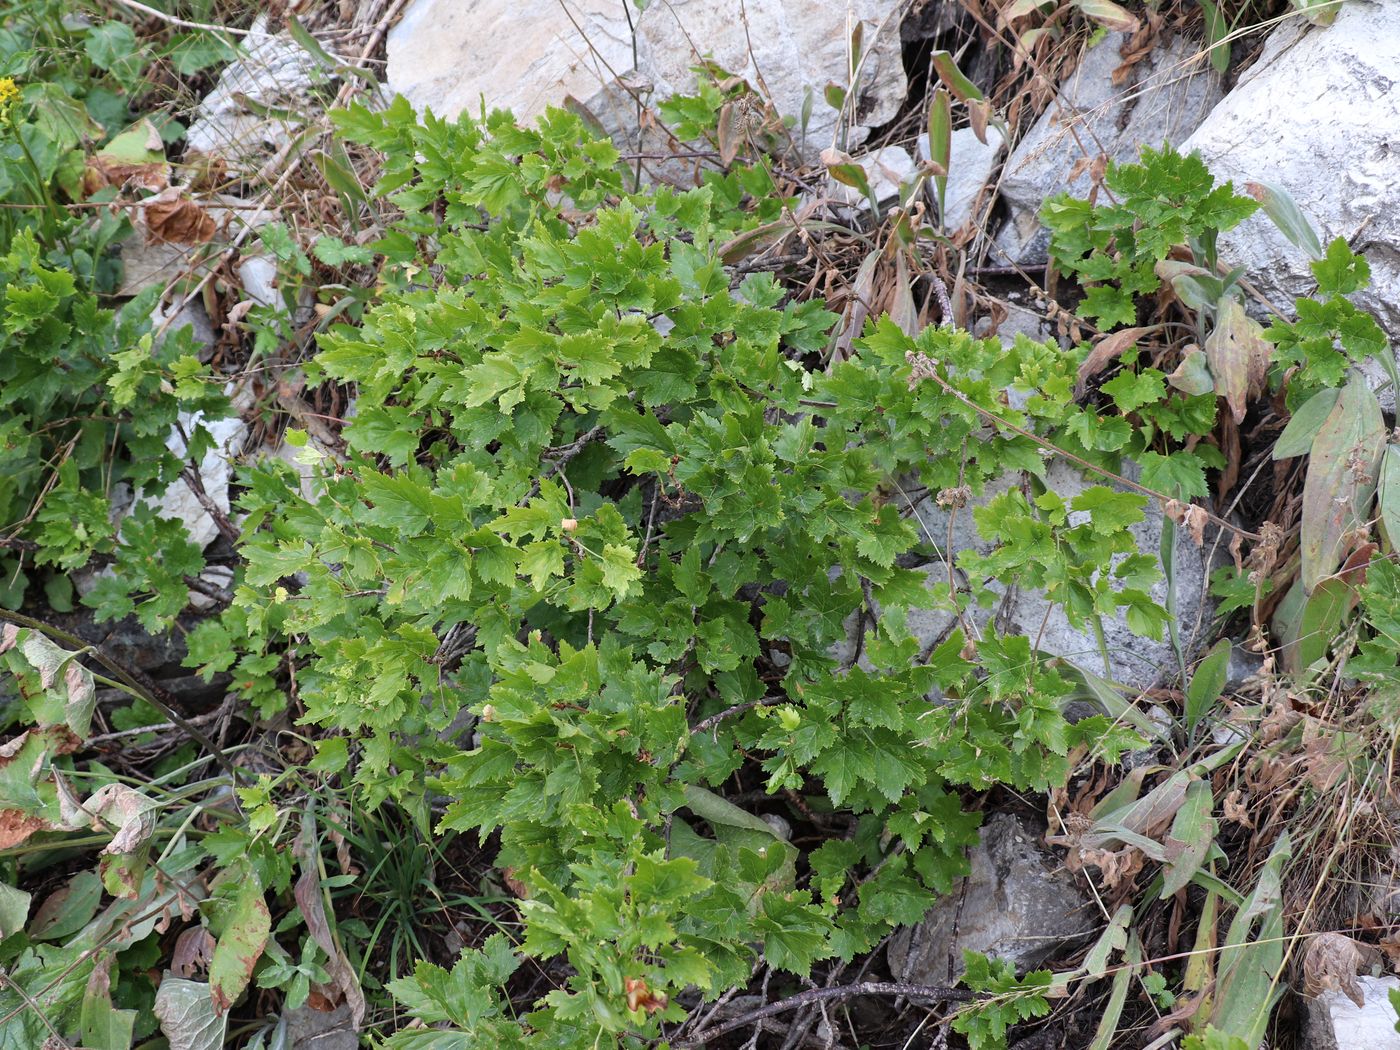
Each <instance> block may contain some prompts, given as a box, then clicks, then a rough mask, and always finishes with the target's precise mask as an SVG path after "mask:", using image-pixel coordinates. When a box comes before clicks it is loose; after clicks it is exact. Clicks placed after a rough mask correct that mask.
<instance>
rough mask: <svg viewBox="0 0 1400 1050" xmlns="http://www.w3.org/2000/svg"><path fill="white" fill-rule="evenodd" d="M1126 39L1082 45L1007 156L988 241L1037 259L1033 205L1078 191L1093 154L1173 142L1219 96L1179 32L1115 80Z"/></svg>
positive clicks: (1211, 74) (1214, 79) (1131, 152)
mask: <svg viewBox="0 0 1400 1050" xmlns="http://www.w3.org/2000/svg"><path fill="white" fill-rule="evenodd" d="M1126 39H1127V38H1126V36H1125V35H1124V34H1122V33H1110V34H1109V35H1108V36H1106V37H1105V38H1104V39H1103V40H1102V41H1100V42H1099V43H1098V44H1096V45H1095V46H1094V47H1092V48H1090V49H1089V51H1088V52H1087V53H1086V54H1085V55H1084V57H1083V59H1082V60H1081V61H1080V63H1079V68H1078V69H1077V70H1076V71H1075V72H1074V73H1073V74H1072V75H1071V76H1070V78H1069V79H1068V80H1067V81H1066V82H1065V83H1064V84H1062V85H1061V86H1060V90H1059V93H1058V95H1057V97H1056V98H1055V100H1054V101H1052V102H1051V103H1050V105H1049V107H1048V108H1047V109H1046V111H1045V112H1044V113H1043V114H1041V117H1040V119H1039V120H1038V121H1037V122H1036V124H1035V126H1034V127H1032V128H1031V130H1030V131H1029V132H1028V133H1027V134H1026V136H1025V138H1023V139H1022V140H1021V141H1020V142H1019V143H1017V145H1016V149H1015V150H1014V151H1013V152H1012V154H1011V156H1010V157H1009V158H1007V161H1006V164H1005V166H1004V167H1003V169H1002V177H1001V186H1000V193H1001V197H1002V199H1003V200H1004V201H1006V203H1007V205H1008V207H1009V208H1010V212H1011V216H1010V220H1009V221H1008V223H1007V225H1006V226H1005V227H1004V228H1003V229H1002V230H1001V232H1000V233H999V234H998V235H997V238H996V243H997V246H998V247H999V248H1000V249H1001V250H1002V251H1003V252H1004V253H1005V254H1006V256H1007V257H1009V258H1010V259H1011V260H1012V261H1014V262H1016V263H1018V264H1020V265H1023V266H1039V265H1042V264H1043V263H1044V262H1045V260H1046V258H1047V255H1046V248H1047V246H1048V243H1049V238H1048V236H1047V235H1046V233H1045V231H1044V229H1043V228H1042V227H1041V225H1040V217H1039V212H1040V206H1041V204H1042V203H1044V201H1045V199H1046V198H1047V197H1051V196H1054V195H1055V194H1057V193H1060V192H1062V191H1068V192H1070V193H1073V194H1078V195H1081V196H1082V195H1084V194H1086V193H1087V192H1088V190H1089V186H1090V177H1089V173H1088V170H1087V169H1088V166H1089V163H1090V162H1092V161H1093V160H1094V158H1096V157H1098V156H1100V155H1103V154H1106V155H1107V156H1108V157H1109V159H1111V160H1116V161H1133V160H1136V159H1137V156H1138V153H1139V150H1140V149H1141V147H1143V146H1156V147H1160V146H1161V145H1162V143H1163V142H1164V141H1165V142H1170V143H1172V144H1176V143H1179V142H1181V141H1182V140H1184V139H1185V138H1186V137H1187V136H1188V135H1190V134H1191V133H1192V132H1193V131H1195V130H1196V128H1197V126H1198V125H1199V124H1200V123H1201V121H1202V120H1203V119H1205V117H1206V115H1207V114H1208V113H1210V111H1211V108H1212V107H1213V106H1214V105H1215V104H1216V102H1218V101H1219V100H1220V97H1221V84H1220V76H1219V74H1217V73H1216V72H1215V71H1214V70H1213V69H1212V68H1211V67H1210V66H1209V64H1208V63H1207V62H1206V60H1205V59H1204V58H1203V57H1199V56H1200V50H1201V49H1200V45H1199V44H1198V43H1197V42H1195V41H1193V40H1189V39H1187V38H1186V37H1183V36H1177V37H1174V38H1173V39H1172V40H1171V41H1170V42H1169V43H1167V44H1165V45H1162V46H1159V47H1158V48H1157V49H1156V50H1155V51H1154V52H1153V53H1152V54H1151V55H1149V56H1148V57H1147V58H1145V59H1143V60H1142V61H1140V62H1138V63H1137V64H1136V65H1134V66H1133V67H1132V68H1131V72H1130V75H1129V78H1128V80H1127V82H1125V83H1123V84H1121V85H1115V84H1114V83H1113V71H1114V70H1115V69H1116V68H1117V67H1118V66H1119V65H1120V64H1121V63H1122V61H1123V60H1122V56H1121V54H1120V49H1121V48H1122V46H1123V43H1124V42H1125V40H1126ZM1255 134H1256V133H1255V132H1253V131H1251V132H1250V138H1251V139H1252V138H1254V137H1255ZM1081 162H1082V163H1081ZM1071 174H1073V175H1074V177H1073V178H1071V177H1070V176H1071Z"/></svg>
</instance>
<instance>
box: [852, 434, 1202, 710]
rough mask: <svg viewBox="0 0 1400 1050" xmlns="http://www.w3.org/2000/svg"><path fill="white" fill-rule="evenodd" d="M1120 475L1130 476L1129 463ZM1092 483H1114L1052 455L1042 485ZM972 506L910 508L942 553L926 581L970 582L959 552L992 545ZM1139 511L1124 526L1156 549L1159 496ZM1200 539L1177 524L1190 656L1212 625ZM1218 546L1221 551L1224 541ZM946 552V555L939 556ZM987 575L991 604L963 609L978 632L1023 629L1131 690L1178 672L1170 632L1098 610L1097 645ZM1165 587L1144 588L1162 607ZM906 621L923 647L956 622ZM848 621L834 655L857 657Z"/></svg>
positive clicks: (925, 616)
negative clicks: (1154, 635) (1158, 632)
mask: <svg viewBox="0 0 1400 1050" xmlns="http://www.w3.org/2000/svg"><path fill="white" fill-rule="evenodd" d="M1126 476H1128V477H1129V478H1130V479H1131V478H1132V472H1131V469H1129V470H1128V471H1127V472H1126ZM1022 483H1023V477H1022V475H1021V474H1019V473H1017V474H1008V475H1007V476H1005V477H1003V478H1001V479H999V480H998V481H996V482H994V483H991V484H988V485H987V487H986V490H985V491H984V492H983V494H982V495H981V496H980V497H979V498H978V500H977V501H976V502H977V503H985V502H987V501H989V500H991V499H992V498H993V497H994V496H996V495H997V494H999V493H1002V492H1005V491H1007V490H1008V489H1009V488H1011V487H1012V486H1014V485H1020V484H1022ZM1093 485H1108V486H1109V487H1117V486H1115V485H1114V483H1112V482H1109V481H1107V480H1105V479H1103V478H1098V477H1086V476H1084V474H1081V472H1080V471H1079V469H1078V468H1077V467H1074V466H1072V465H1070V464H1068V463H1066V462H1064V461H1062V460H1055V461H1053V462H1052V463H1051V464H1050V465H1049V467H1048V468H1047V470H1046V487H1047V488H1049V489H1050V490H1052V491H1054V492H1056V493H1058V494H1059V495H1060V496H1061V497H1062V498H1063V499H1064V500H1065V502H1066V503H1069V502H1070V501H1072V500H1073V499H1074V497H1075V496H1076V495H1078V494H1079V493H1081V492H1083V491H1084V490H1085V489H1086V488H1089V487H1091V486H1093ZM973 508H974V504H969V505H968V506H966V507H964V508H962V509H945V508H942V507H939V506H938V505H937V503H936V502H935V500H934V499H932V498H929V499H925V500H923V501H921V502H920V503H919V504H918V505H917V506H916V507H915V515H914V520H915V522H916V523H917V526H918V527H919V528H920V529H921V530H923V531H924V532H925V534H926V536H927V537H928V539H930V540H931V541H932V542H933V544H934V545H935V546H936V547H937V548H938V550H939V552H940V556H939V557H936V558H934V560H933V561H932V562H930V563H929V564H928V565H927V566H926V567H925V571H926V572H927V573H928V578H929V585H930V586H933V585H935V584H940V583H941V584H946V583H948V581H949V577H950V575H951V577H952V579H953V582H954V583H956V584H957V585H958V587H959V588H960V589H962V588H966V587H967V586H968V584H969V582H970V581H969V580H968V578H967V576H966V574H965V573H964V572H963V570H962V569H961V568H959V567H958V552H960V551H964V550H969V549H972V550H976V551H979V552H981V553H986V552H988V551H990V550H991V545H990V544H989V543H987V542H986V541H985V540H983V539H982V537H981V536H980V535H979V533H978V531H977V526H976V523H975V522H974V521H973V517H972V511H973ZM1143 513H1144V518H1143V520H1142V521H1141V522H1139V523H1138V524H1136V525H1133V526H1130V531H1131V532H1132V534H1133V537H1134V538H1135V539H1136V540H1137V547H1138V550H1139V551H1142V552H1145V553H1147V554H1152V555H1155V554H1157V552H1158V551H1159V550H1160V549H1161V544H1162V531H1163V527H1164V522H1165V515H1164V513H1163V510H1162V507H1161V505H1160V503H1158V502H1157V501H1155V500H1152V501H1149V502H1148V504H1147V506H1146V507H1145V508H1144V511H1143ZM1071 520H1074V519H1073V518H1071ZM950 526H951V528H950ZM950 536H951V544H950V543H949V537H950ZM1206 540H1207V543H1206V546H1205V547H1204V548H1198V547H1196V545H1195V544H1194V542H1193V541H1192V540H1191V539H1190V537H1189V536H1188V535H1187V534H1186V530H1185V529H1181V528H1179V529H1177V535H1176V544H1175V547H1174V549H1173V561H1174V573H1175V584H1176V587H1175V605H1176V619H1177V626H1178V631H1179V635H1180V639H1181V644H1182V647H1183V649H1184V650H1185V651H1186V653H1187V654H1188V656H1189V654H1190V653H1191V652H1193V651H1194V650H1196V649H1198V648H1199V646H1200V643H1201V642H1202V641H1203V640H1204V638H1205V634H1206V631H1207V629H1208V628H1209V625H1210V616H1211V613H1210V595H1209V589H1208V588H1209V575H1210V573H1209V570H1210V567H1211V566H1210V564H1209V555H1210V553H1211V549H1212V548H1211V544H1212V536H1211V534H1210V533H1209V532H1208V533H1207V536H1206ZM1220 547H1221V549H1222V550H1223V547H1224V545H1223V544H1221V545H1220ZM1217 553H1218V552H1217ZM945 554H947V555H950V557H948V558H946V559H945V557H944V555H945ZM950 561H951V567H950V564H949V562H950ZM986 582H987V585H988V589H989V590H990V591H992V592H993V593H994V594H996V595H998V596H999V598H998V600H997V602H996V604H995V606H994V607H993V608H990V609H986V608H974V609H972V610H970V612H969V614H968V615H969V616H970V618H971V620H972V624H973V626H975V628H976V629H977V630H979V631H986V630H990V629H995V630H996V631H997V632H998V633H1000V634H1021V635H1025V636H1026V637H1028V638H1030V639H1031V640H1032V643H1033V644H1036V645H1037V646H1038V648H1039V649H1040V651H1041V652H1043V653H1046V654H1049V655H1051V656H1058V657H1062V658H1063V659H1065V660H1068V661H1069V662H1070V663H1073V664H1075V665H1076V666H1078V667H1080V668H1082V669H1083V670H1086V671H1089V672H1090V673H1092V674H1095V675H1099V676H1101V677H1105V678H1109V679H1111V680H1113V681H1115V682H1118V683H1120V684H1122V685H1125V686H1128V687H1130V688H1134V689H1142V688H1146V687H1148V686H1151V685H1153V684H1154V683H1156V682H1158V681H1159V680H1161V679H1163V678H1164V677H1169V676H1171V675H1173V674H1175V673H1176V672H1177V667H1178V663H1177V657H1176V652H1175V650H1174V649H1173V647H1172V644H1171V641H1170V639H1169V637H1168V636H1164V637H1163V638H1162V639H1161V640H1160V641H1157V640H1153V639H1150V638H1144V637H1142V636H1140V635H1137V634H1134V633H1133V632H1132V631H1131V630H1130V629H1129V627H1128V623H1127V617H1126V614H1120V615H1118V616H1116V617H1110V616H1105V617H1103V619H1102V624H1103V645H1102V646H1100V644H1099V640H1098V638H1097V637H1096V636H1095V633H1094V630H1093V628H1092V626H1088V625H1086V626H1085V627H1082V628H1081V627H1076V626H1074V625H1073V624H1071V623H1070V621H1069V618H1068V617H1067V616H1066V615H1065V613H1064V609H1063V607H1062V606H1060V605H1058V604H1057V605H1055V606H1053V607H1051V606H1050V605H1049V603H1048V602H1047V601H1046V600H1045V597H1044V595H1043V594H1041V593H1040V592H1039V591H1033V590H1022V589H1019V588H1016V587H1007V586H1006V585H1004V584H1003V583H1001V582H999V581H995V580H993V581H986ZM1168 590H1169V588H1168V585H1167V580H1166V579H1165V577H1164V578H1162V579H1160V580H1158V581H1157V582H1156V583H1155V584H1154V585H1153V586H1152V588H1151V589H1150V591H1149V594H1150V595H1151V597H1152V600H1153V601H1155V602H1156V603H1157V604H1158V605H1161V606H1163V607H1166V606H1167V604H1168V599H1169V594H1168ZM908 624H909V629H910V630H911V631H912V632H913V633H914V635H915V636H916V637H917V638H918V639H919V640H920V642H921V644H922V647H923V649H924V651H926V652H927V651H929V650H931V649H932V648H933V647H935V646H936V645H938V644H939V643H941V642H942V641H943V640H944V639H945V638H947V636H948V634H949V632H951V631H952V629H953V628H954V627H956V626H958V623H957V620H956V619H955V617H954V616H953V614H952V613H950V612H947V611H944V610H936V609H916V610H911V611H910V614H909V620H908ZM848 628H849V630H850V635H849V636H848V638H847V640H846V642H845V644H843V645H841V646H839V647H838V648H837V650H836V654H835V655H836V656H837V658H838V659H843V660H852V659H854V658H855V653H856V631H857V630H858V626H857V620H856V618H855V617H852V619H851V621H850V622H849V624H848ZM1105 654H1106V655H1107V664H1105Z"/></svg>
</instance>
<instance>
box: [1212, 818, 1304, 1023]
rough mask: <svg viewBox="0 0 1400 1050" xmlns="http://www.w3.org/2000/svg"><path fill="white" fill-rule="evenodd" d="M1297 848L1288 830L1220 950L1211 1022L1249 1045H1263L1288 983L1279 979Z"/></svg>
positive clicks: (1276, 845)
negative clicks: (1288, 880) (1289, 867)
mask: <svg viewBox="0 0 1400 1050" xmlns="http://www.w3.org/2000/svg"><path fill="white" fill-rule="evenodd" d="M1292 852H1293V846H1292V842H1291V840H1290V838H1289V836H1288V833H1287V832H1284V833H1283V834H1282V835H1280V836H1279V839H1278V842H1277V843H1275V844H1274V848H1273V851H1272V852H1271V853H1270V854H1269V859H1268V861H1266V862H1265V864H1264V867H1263V868H1262V869H1261V871H1260V872H1259V881H1258V882H1257V883H1255V886H1254V892H1253V893H1252V894H1250V896H1249V899H1248V900H1247V901H1246V902H1245V905H1244V907H1242V908H1240V909H1239V911H1238V912H1236V913H1235V917H1234V919H1233V920H1232V921H1231V923H1230V928H1229V930H1228V931H1227V932H1226V934H1225V945H1224V947H1222V948H1221V950H1220V957H1219V968H1220V976H1219V978H1218V980H1217V981H1216V993H1215V998H1214V1004H1215V1006H1214V1010H1213V1016H1212V1017H1211V1021H1212V1022H1213V1023H1214V1024H1215V1026H1216V1027H1217V1028H1219V1029H1220V1030H1221V1031H1222V1032H1224V1033H1226V1034H1227V1035H1233V1036H1238V1037H1239V1038H1241V1039H1243V1040H1244V1041H1245V1042H1246V1043H1248V1044H1249V1045H1250V1046H1258V1045H1259V1042H1260V1040H1261V1039H1262V1038H1263V1036H1264V1032H1265V1030H1266V1029H1267V1028H1268V1025H1269V1020H1270V1017H1271V1015H1272V1012H1273V1005H1274V1003H1275V1001H1277V999H1278V997H1279V996H1280V995H1282V994H1283V983H1282V982H1281V981H1279V979H1278V978H1279V970H1280V969H1281V967H1282V966H1283V953H1284V948H1285V947H1286V944H1285V940H1284V936H1283V934H1284V930H1283V866H1284V863H1285V862H1286V861H1287V860H1288V858H1289V857H1290V856H1291V855H1292ZM1251 934H1253V936H1251Z"/></svg>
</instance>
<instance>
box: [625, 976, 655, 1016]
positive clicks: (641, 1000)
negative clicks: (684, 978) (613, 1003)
mask: <svg viewBox="0 0 1400 1050" xmlns="http://www.w3.org/2000/svg"><path fill="white" fill-rule="evenodd" d="M623 988H624V989H625V990H626V992H627V1009H629V1010H631V1011H632V1012H634V1013H635V1012H636V1011H638V1010H645V1011H646V1012H647V1013H649V1014H654V1013H658V1012H660V1011H661V1010H664V1009H666V993H664V992H653V991H652V990H651V989H650V988H648V987H647V983H646V981H644V980H642V979H641V978H640V977H629V978H627V980H626V981H624V982H623Z"/></svg>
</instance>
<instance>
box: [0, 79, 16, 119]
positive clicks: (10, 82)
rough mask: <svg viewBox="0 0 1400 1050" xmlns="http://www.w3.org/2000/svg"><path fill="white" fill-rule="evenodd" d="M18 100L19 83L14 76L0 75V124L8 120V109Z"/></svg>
mask: <svg viewBox="0 0 1400 1050" xmlns="http://www.w3.org/2000/svg"><path fill="white" fill-rule="evenodd" d="M18 101H19V85H18V84H16V83H15V78H14V77H0V124H8V123H9V122H10V109H11V108H12V107H13V106H14V104H15V103H16V102H18Z"/></svg>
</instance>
